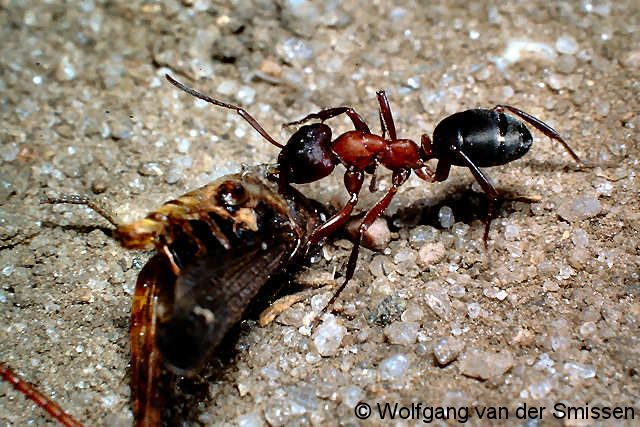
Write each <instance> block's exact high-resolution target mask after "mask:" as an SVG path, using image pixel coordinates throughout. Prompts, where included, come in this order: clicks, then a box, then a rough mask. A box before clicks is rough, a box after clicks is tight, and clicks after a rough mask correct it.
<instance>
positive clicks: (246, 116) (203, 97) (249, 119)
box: [164, 74, 283, 148]
mask: <svg viewBox="0 0 640 427" xmlns="http://www.w3.org/2000/svg"><path fill="white" fill-rule="evenodd" d="M164 76H165V77H166V78H167V80H169V83H171V84H172V85H174V86H175V87H177V88H178V89H180V90H182V91H184V92H187V93H188V94H189V95H192V96H195V97H196V98H198V99H201V100H203V101H206V102H208V103H210V104H213V105H217V106H218V107H222V108H228V109H229V110H235V111H236V113H238V115H240V117H242V118H243V119H245V120H246V121H247V123H249V124H250V125H251V127H252V128H254V129H255V130H256V131H257V132H258V133H259V134H260V135H262V137H263V138H264V139H266V140H267V141H269V142H270V143H272V144H273V145H275V146H276V147H278V148H282V147H283V145H282V144H280V143H279V142H277V141H276V140H275V139H273V138H272V137H271V135H269V134H268V133H267V131H266V130H264V128H263V127H262V126H260V123H258V121H257V120H256V119H254V118H253V116H251V114H249V113H248V112H247V111H246V110H245V109H244V108H240V107H238V106H236V105H233V104H227V103H226V102H222V101H218V100H217V99H213V98H211V97H210V96H208V95H205V94H204V93H200V92H198V91H197V90H195V89H192V88H190V87H189V86H187V85H185V84H184V83H180V82H179V81H177V80H175V79H174V78H173V77H171V76H170V75H169V74H165V75H164Z"/></svg>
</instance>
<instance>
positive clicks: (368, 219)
mask: <svg viewBox="0 0 640 427" xmlns="http://www.w3.org/2000/svg"><path fill="white" fill-rule="evenodd" d="M410 174H411V171H410V170H407V169H402V170H400V171H395V172H393V177H392V182H393V184H392V186H391V188H390V189H389V191H387V194H385V195H384V197H383V198H382V199H380V200H379V201H378V202H377V203H376V204H375V205H373V207H372V208H371V209H369V211H368V212H367V214H366V215H365V216H364V219H363V220H362V223H361V224H360V227H358V235H357V237H356V239H355V241H354V242H353V248H352V249H351V254H350V255H349V261H348V262H347V272H346V274H345V277H344V282H342V285H340V287H339V288H338V289H337V290H336V292H335V293H334V294H333V296H332V297H331V299H330V300H329V302H328V303H327V305H326V306H325V307H324V308H323V309H322V313H324V312H326V311H327V310H328V309H329V308H330V307H331V306H332V305H333V303H334V302H335V301H336V299H338V297H339V296H340V293H341V292H342V291H343V290H344V288H345V287H346V286H347V284H348V283H349V281H350V280H351V279H352V278H353V274H354V273H355V271H356V264H357V262H358V253H359V252H360V244H361V243H362V237H363V236H364V234H365V233H366V232H367V230H368V229H369V227H371V224H373V223H374V221H375V220H376V219H377V218H379V217H380V215H382V213H383V212H384V211H385V210H386V209H387V208H388V207H389V203H391V200H392V199H393V197H394V196H395V195H396V193H397V192H398V188H400V186H401V185H402V184H404V183H405V182H406V181H407V179H408V178H409V175H410Z"/></svg>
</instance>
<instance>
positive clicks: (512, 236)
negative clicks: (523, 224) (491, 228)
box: [504, 224, 520, 240]
mask: <svg viewBox="0 0 640 427" xmlns="http://www.w3.org/2000/svg"><path fill="white" fill-rule="evenodd" d="M519 235H520V228H519V227H518V226H517V225H513V224H509V225H507V226H506V227H505V228H504V238H505V240H516V239H517V238H518V236H519Z"/></svg>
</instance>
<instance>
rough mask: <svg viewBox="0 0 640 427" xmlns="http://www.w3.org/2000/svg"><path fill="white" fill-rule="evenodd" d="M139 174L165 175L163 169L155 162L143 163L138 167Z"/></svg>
mask: <svg viewBox="0 0 640 427" xmlns="http://www.w3.org/2000/svg"><path fill="white" fill-rule="evenodd" d="M138 173H139V174H140V175H142V176H161V175H162V174H163V172H162V168H161V167H160V165H159V164H158V163H155V162H145V163H141V164H140V166H138Z"/></svg>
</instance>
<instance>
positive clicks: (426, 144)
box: [420, 133, 433, 160]
mask: <svg viewBox="0 0 640 427" xmlns="http://www.w3.org/2000/svg"><path fill="white" fill-rule="evenodd" d="M420 145H421V146H422V152H423V155H424V156H425V157H424V159H422V160H429V159H432V158H433V144H432V143H431V138H429V135H427V134H426V133H425V134H423V135H422V136H421V137H420Z"/></svg>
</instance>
